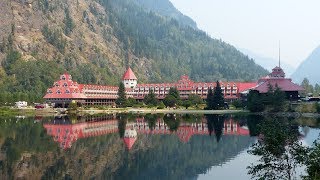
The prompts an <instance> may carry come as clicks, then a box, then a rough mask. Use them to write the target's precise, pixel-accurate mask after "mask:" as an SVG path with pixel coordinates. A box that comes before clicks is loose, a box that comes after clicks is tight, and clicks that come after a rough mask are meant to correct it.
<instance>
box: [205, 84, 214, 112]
mask: <svg viewBox="0 0 320 180" xmlns="http://www.w3.org/2000/svg"><path fill="white" fill-rule="evenodd" d="M213 101H214V100H213V91H212V89H211V88H209V91H208V95H207V107H206V109H208V110H212V109H213V106H214V102H213Z"/></svg>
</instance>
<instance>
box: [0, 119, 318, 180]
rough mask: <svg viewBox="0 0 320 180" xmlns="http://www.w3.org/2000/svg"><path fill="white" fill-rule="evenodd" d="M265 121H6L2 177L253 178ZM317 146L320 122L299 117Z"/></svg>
mask: <svg viewBox="0 0 320 180" xmlns="http://www.w3.org/2000/svg"><path fill="white" fill-rule="evenodd" d="M263 121H264V118H263V117H257V116H237V115H220V116H218V115H175V114H157V115H151V114H148V115H131V114H109V115H94V116H57V117H45V118H44V117H39V116H37V117H26V118H25V117H0V145H1V153H0V177H1V178H0V179H18V178H26V179H88V178H93V179H238V180H239V179H240V180H241V179H250V178H251V176H250V175H248V169H247V166H249V165H251V163H256V162H257V161H258V159H259V157H257V156H254V155H250V154H248V153H247V150H248V149H249V148H251V145H252V144H253V143H255V142H257V139H259V138H260V137H261V135H260V133H259V128H258V127H259V124H260V123H261V122H263ZM294 122H295V124H296V126H297V130H298V132H299V137H300V141H301V142H302V143H303V144H305V145H312V143H313V141H314V140H315V139H317V138H318V137H319V133H320V129H319V127H320V120H317V119H312V118H310V119H308V118H305V119H297V120H294Z"/></svg>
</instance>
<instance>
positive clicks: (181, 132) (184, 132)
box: [177, 126, 194, 143]
mask: <svg viewBox="0 0 320 180" xmlns="http://www.w3.org/2000/svg"><path fill="white" fill-rule="evenodd" d="M193 134H194V133H193V132H192V127H190V126H189V127H188V126H185V127H184V126H180V127H179V128H178V130H177V135H178V137H179V139H180V141H181V142H183V143H187V142H188V141H189V139H190V138H191V136H192V135H193Z"/></svg>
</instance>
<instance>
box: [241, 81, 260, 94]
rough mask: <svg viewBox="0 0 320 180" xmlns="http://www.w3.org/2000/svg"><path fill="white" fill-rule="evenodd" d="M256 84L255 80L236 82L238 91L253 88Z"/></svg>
mask: <svg viewBox="0 0 320 180" xmlns="http://www.w3.org/2000/svg"><path fill="white" fill-rule="evenodd" d="M255 86H257V83H256V82H245V83H238V90H239V93H241V92H243V91H246V90H248V89H251V88H254V87H255Z"/></svg>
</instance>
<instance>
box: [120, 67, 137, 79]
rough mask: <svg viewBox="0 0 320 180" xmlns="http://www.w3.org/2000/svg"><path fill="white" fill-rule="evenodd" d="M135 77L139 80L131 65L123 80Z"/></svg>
mask: <svg viewBox="0 0 320 180" xmlns="http://www.w3.org/2000/svg"><path fill="white" fill-rule="evenodd" d="M129 79H134V80H137V77H136V75H134V73H133V71H132V69H131V68H130V67H129V68H128V69H127V71H126V72H125V73H124V74H123V77H122V80H129Z"/></svg>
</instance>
